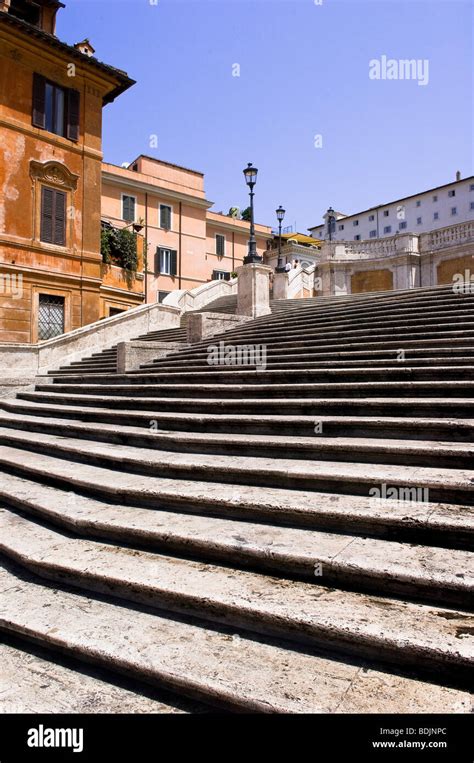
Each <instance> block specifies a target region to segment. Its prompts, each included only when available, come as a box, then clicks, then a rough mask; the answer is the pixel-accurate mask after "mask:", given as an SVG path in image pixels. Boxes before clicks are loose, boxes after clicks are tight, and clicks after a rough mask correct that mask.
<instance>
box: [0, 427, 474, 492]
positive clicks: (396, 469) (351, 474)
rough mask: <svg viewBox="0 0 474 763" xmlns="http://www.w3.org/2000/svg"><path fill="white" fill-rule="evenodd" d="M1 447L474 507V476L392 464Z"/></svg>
mask: <svg viewBox="0 0 474 763" xmlns="http://www.w3.org/2000/svg"><path fill="white" fill-rule="evenodd" d="M0 442H1V443H3V444H5V445H10V446H13V447H22V448H24V449H25V450H27V451H33V452H38V451H42V452H43V453H48V454H50V455H52V456H56V457H60V458H64V459H67V460H68V461H79V462H82V463H86V464H94V465H98V466H104V467H106V468H114V466H117V464H120V469H121V470H127V471H129V472H134V473H137V474H144V475H151V476H155V475H156V476H161V477H163V478H175V479H188V480H193V479H195V480H203V481H209V482H220V483H221V484H223V483H227V484H235V485H242V484H244V485H249V484H252V485H256V486H266V487H281V488H286V489H293V490H321V491H328V492H334V493H337V492H339V493H346V494H352V495H366V496H370V495H373V494H374V491H375V493H376V494H378V495H379V494H381V492H382V486H383V485H390V486H391V487H394V488H396V489H397V490H398V491H400V490H408V491H410V490H413V491H415V493H416V494H417V495H418V494H419V495H421V496H422V498H421V499H420V500H426V501H427V500H430V501H444V502H447V503H467V504H473V503H474V471H472V470H468V469H442V468H432V467H418V468H417V469H416V470H413V469H412V468H411V467H409V466H404V465H390V464H365V463H364V467H363V473H361V471H362V470H361V465H360V464H359V463H357V462H352V463H351V462H345V461H344V462H342V461H341V462H339V461H330V460H323V461H317V460H304V459H301V460H288V461H286V462H283V463H284V466H283V465H282V463H280V461H279V460H278V459H274V458H264V457H261V456H258V457H251V458H250V457H243V456H225V455H207V454H195V453H193V454H184V453H175V452H173V451H160V450H158V449H156V450H154V451H146V450H144V449H143V448H136V447H133V446H126V445H116V444H109V443H103V442H101V443H93V442H90V441H87V442H86V441H84V440H79V439H76V438H72V437H66V436H63V437H61V438H60V439H58V438H57V437H55V436H53V435H48V434H41V433H39V432H37V433H36V434H35V437H34V440H32V438H31V437H30V435H29V433H28V432H25V431H21V430H13V429H8V428H5V427H3V428H0Z"/></svg>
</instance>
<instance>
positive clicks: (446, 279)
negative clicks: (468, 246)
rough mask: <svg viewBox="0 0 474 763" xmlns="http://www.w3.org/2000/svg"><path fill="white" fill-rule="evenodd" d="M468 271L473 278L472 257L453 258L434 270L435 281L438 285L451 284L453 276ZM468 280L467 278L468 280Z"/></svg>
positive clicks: (473, 265)
mask: <svg viewBox="0 0 474 763" xmlns="http://www.w3.org/2000/svg"><path fill="white" fill-rule="evenodd" d="M466 270H468V271H470V273H471V274H472V275H473V276H474V257H473V256H472V254H471V255H465V256H464V257H455V258H454V259H452V260H443V262H440V263H439V265H438V267H437V268H436V281H437V283H439V284H443V283H452V282H453V276H455V275H457V274H462V275H463V276H464V273H465V271H466ZM468 280H469V278H468Z"/></svg>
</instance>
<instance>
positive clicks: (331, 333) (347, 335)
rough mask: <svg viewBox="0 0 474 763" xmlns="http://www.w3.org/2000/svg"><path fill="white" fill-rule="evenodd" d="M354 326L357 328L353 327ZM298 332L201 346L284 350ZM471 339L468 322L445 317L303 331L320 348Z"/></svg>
mask: <svg viewBox="0 0 474 763" xmlns="http://www.w3.org/2000/svg"><path fill="white" fill-rule="evenodd" d="M356 325H357V324H356ZM301 333H302V332H300V333H299V332H297V331H296V330H295V331H294V332H292V333H286V334H284V333H283V332H282V330H281V329H280V330H275V331H274V332H269V331H265V330H257V329H255V330H254V331H253V332H252V333H250V332H249V333H247V334H245V336H244V335H243V334H242V333H241V332H235V333H231V332H230V331H229V332H228V333H226V334H220V335H215V336H212V337H210V338H209V340H206V342H205V343H204V344H205V346H207V345H209V344H216V342H218V341H221V340H222V341H225V342H226V343H228V344H235V345H238V344H251V343H253V344H257V343H260V344H272V343H276V344H280V343H281V346H282V347H284V345H285V340H286V341H291V342H293V343H294V342H295V336H298V335H300V336H301ZM473 335H474V320H473V321H472V322H469V323H466V322H463V323H458V322H452V319H451V317H450V316H449V315H448V320H446V322H444V323H442V324H435V325H433V326H425V325H423V324H420V325H419V326H413V325H407V326H406V327H400V326H399V325H396V326H394V327H393V328H392V330H390V328H389V327H387V326H385V325H383V324H382V325H380V326H373V324H371V325H369V326H364V327H362V328H351V329H350V330H349V329H344V330H338V329H334V328H327V329H324V330H320V329H308V330H306V329H305V331H304V334H303V336H304V342H306V343H308V342H311V343H312V344H318V345H320V344H321V342H323V341H331V342H333V343H334V342H337V341H343V342H345V343H347V342H349V341H350V340H351V339H353V340H356V341H357V342H358V343H359V344H362V345H363V344H367V343H369V344H370V342H371V341H372V340H379V341H380V340H382V341H383V340H387V341H393V340H396V341H398V342H399V343H403V342H404V341H407V340H413V339H433V338H438V337H440V338H441V337H443V338H446V337H451V336H453V337H457V336H462V337H464V338H466V339H469V340H471V339H472V337H473ZM301 341H302V340H301V339H300V340H299V343H301ZM401 348H403V344H401Z"/></svg>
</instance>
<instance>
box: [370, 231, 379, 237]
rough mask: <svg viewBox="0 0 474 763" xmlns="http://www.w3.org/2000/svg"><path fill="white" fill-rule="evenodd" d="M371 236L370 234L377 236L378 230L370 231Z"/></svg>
mask: <svg viewBox="0 0 474 763" xmlns="http://www.w3.org/2000/svg"><path fill="white" fill-rule="evenodd" d="M369 236H370V238H377V231H376V230H371V231H370V233H369Z"/></svg>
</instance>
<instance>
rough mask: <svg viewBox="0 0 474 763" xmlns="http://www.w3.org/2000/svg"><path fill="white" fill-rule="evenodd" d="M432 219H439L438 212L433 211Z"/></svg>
mask: <svg viewBox="0 0 474 763" xmlns="http://www.w3.org/2000/svg"><path fill="white" fill-rule="evenodd" d="M433 220H439V212H435V213H434V215H433Z"/></svg>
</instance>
